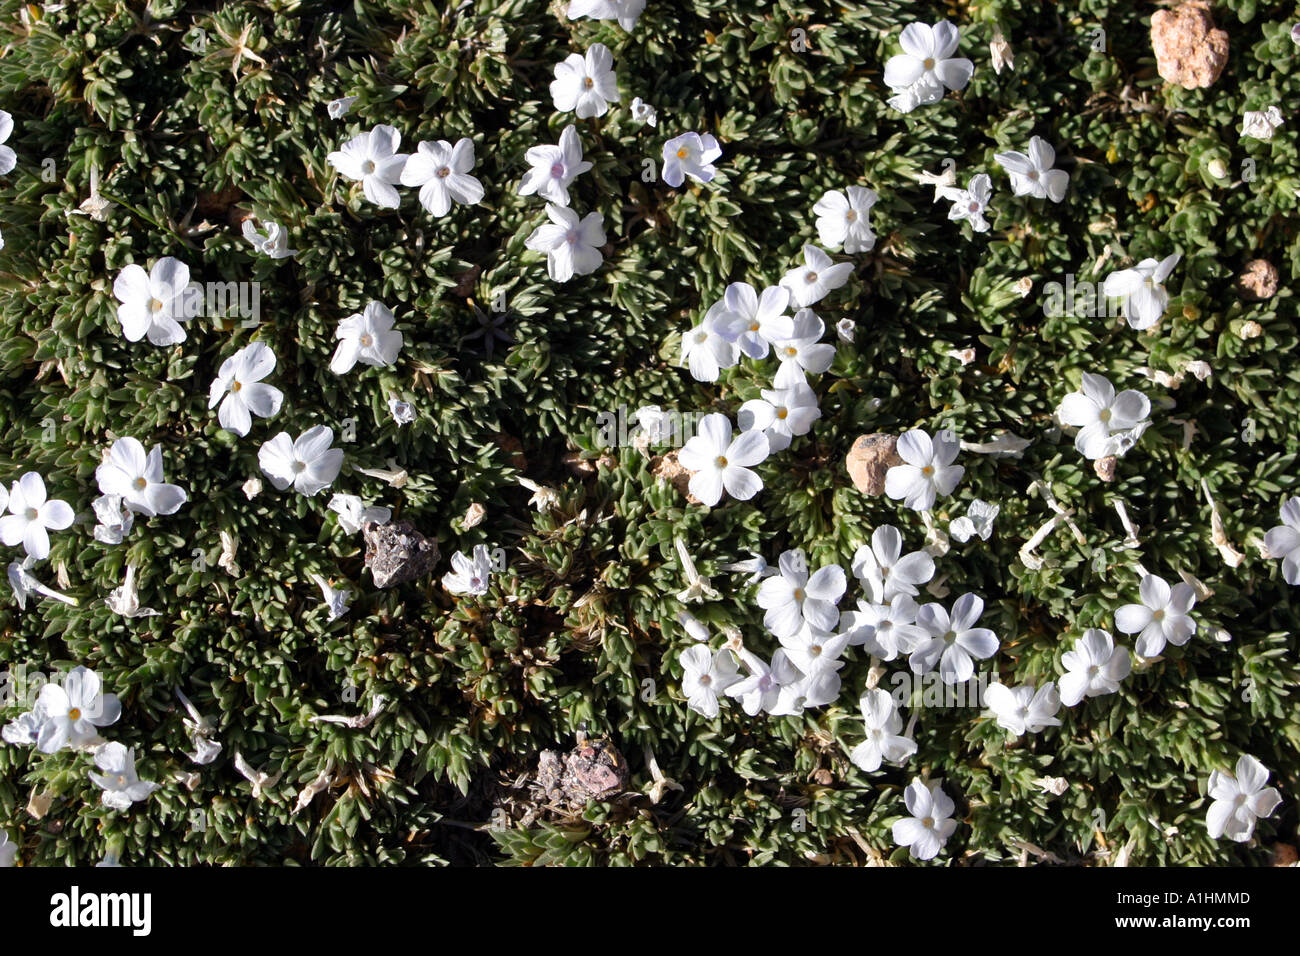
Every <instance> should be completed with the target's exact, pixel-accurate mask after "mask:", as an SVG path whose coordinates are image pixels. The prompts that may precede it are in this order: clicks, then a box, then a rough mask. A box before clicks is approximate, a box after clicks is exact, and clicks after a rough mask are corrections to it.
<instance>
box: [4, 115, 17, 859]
mask: <svg viewBox="0 0 1300 956" xmlns="http://www.w3.org/2000/svg"><path fill="white" fill-rule="evenodd" d="M4 115H5V116H6V117H7V116H8V115H9V114H8V113H5V114H4ZM11 152H12V150H11ZM3 155H4V154H3V153H0V159H3ZM17 855H18V844H17V843H15V842H14V841H13V840H11V839H9V833H8V831H7V830H0V868H7V867H11V866H13V865H14V857H16V856H17Z"/></svg>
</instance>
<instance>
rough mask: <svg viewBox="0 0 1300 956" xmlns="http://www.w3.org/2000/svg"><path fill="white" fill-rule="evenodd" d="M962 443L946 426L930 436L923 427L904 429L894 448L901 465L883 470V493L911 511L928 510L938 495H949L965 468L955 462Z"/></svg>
mask: <svg viewBox="0 0 1300 956" xmlns="http://www.w3.org/2000/svg"><path fill="white" fill-rule="evenodd" d="M960 450H961V442H959V441H958V440H957V436H956V434H954V433H953V431H952V430H951V429H949V428H944V429H940V430H939V431H937V432H935V433H934V438H933V439H931V437H930V436H929V435H928V434H927V433H926V432H925V431H923V430H922V429H920V428H914V429H912V430H911V431H909V432H904V433H903V434H902V435H901V436H899V439H898V446H897V451H898V455H899V457H900V458H902V459H903V462H904V464H901V465H894V466H893V467H892V468H890V469H889V471H887V472H885V494H887V495H888V496H889V497H891V498H893V499H894V500H896V501H898V500H901V501H902V502H903V504H904V505H906V506H907V507H909V508H911V509H913V510H914V511H929V510H930V509H931V508H933V507H934V500H935V498H936V497H937V496H938V495H950V494H952V493H953V491H954V490H955V489H956V487H957V483H958V482H959V481H961V476H962V475H964V474H965V473H966V469H965V468H963V467H962V466H961V465H954V464H953V462H954V461H956V460H957V452H958V451H960Z"/></svg>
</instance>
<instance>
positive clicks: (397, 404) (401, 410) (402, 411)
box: [388, 398, 415, 425]
mask: <svg viewBox="0 0 1300 956" xmlns="http://www.w3.org/2000/svg"><path fill="white" fill-rule="evenodd" d="M388 414H389V415H392V416H393V421H395V422H396V423H397V424H399V425H409V424H411V422H413V421H415V406H414V405H412V404H411V403H410V402H404V401H402V400H401V399H399V398H389V399H388Z"/></svg>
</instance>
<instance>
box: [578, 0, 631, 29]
mask: <svg viewBox="0 0 1300 956" xmlns="http://www.w3.org/2000/svg"><path fill="white" fill-rule="evenodd" d="M645 3H646V0H569V10H568V17H569V19H570V20H577V19H578V18H580V17H589V18H591V19H592V20H617V21H618V25H619V26H621V27H622V28H623V29H624V30H626V31H627V32H628V33H631V32H632V28H633V27H634V26H636V18H637V17H639V16H641V11H642V10H644V9H645Z"/></svg>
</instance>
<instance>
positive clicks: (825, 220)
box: [813, 186, 879, 255]
mask: <svg viewBox="0 0 1300 956" xmlns="http://www.w3.org/2000/svg"><path fill="white" fill-rule="evenodd" d="M877 198H879V197H877V196H876V191H875V190H874V189H865V188H863V187H862V186H849V187H848V188H847V189H845V190H844V192H840V191H839V190H838V189H832V190H831V191H830V192H828V193H826V195H824V196H822V198H821V199H819V200H817V205H815V206H813V212H814V213H816V214H817V236H818V238H819V239H820V240H821V244H822V245H823V246H843V247H844V251H845V252H846V253H848V254H849V255H856V254H857V253H859V252H870V251H871V250H872V248H874V247H875V245H876V234H875V233H874V232H872V231H871V223H870V221H869V220H868V217H869V216H870V214H871V207H872V206H874V205H875V204H876V200H877Z"/></svg>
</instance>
